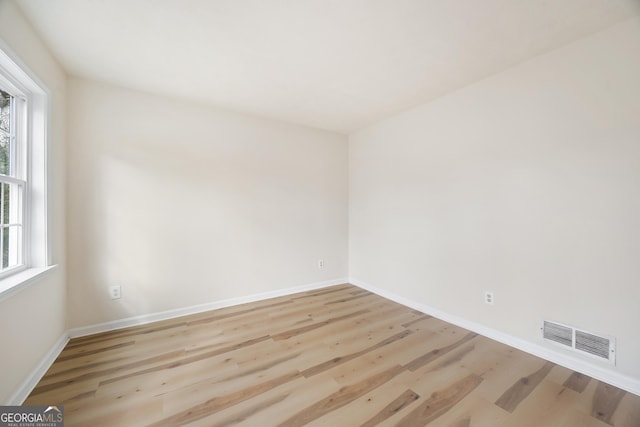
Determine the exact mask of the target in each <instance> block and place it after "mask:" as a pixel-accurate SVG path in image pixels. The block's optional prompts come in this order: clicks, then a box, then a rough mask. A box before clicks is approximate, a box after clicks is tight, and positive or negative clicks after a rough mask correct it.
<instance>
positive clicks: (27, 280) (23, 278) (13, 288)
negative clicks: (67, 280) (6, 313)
mask: <svg viewBox="0 0 640 427" xmlns="http://www.w3.org/2000/svg"><path fill="white" fill-rule="evenodd" d="M56 268H58V266H57V265H50V266H48V267H38V268H27V269H26V270H23V271H21V272H19V273H16V274H13V275H11V276H9V277H6V278H4V279H2V280H0V301H4V300H6V299H7V298H10V297H11V296H13V295H15V294H17V293H18V292H20V291H21V290H23V289H25V288H27V287H29V286H30V285H32V284H34V283H36V282H37V281H39V280H40V279H42V278H44V277H46V276H48V275H49V274H51V272H52V271H54V270H55V269H56Z"/></svg>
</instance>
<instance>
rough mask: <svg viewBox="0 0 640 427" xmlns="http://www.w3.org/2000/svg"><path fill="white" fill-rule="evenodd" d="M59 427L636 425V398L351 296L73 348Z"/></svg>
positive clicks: (384, 303)
mask: <svg viewBox="0 0 640 427" xmlns="http://www.w3.org/2000/svg"><path fill="white" fill-rule="evenodd" d="M25 404H27V405H54V404H58V405H64V411H65V425H67V426H76V425H84V426H143V425H154V426H174V425H191V426H207V427H218V426H236V425H243V426H259V427H267V426H301V425H310V426H332V427H333V426H348V427H351V426H375V425H380V426H403V427H404V426H423V425H430V426H442V427H476V426H486V427H500V426H503V427H504V426H513V427H527V426H531V427H548V426H571V427H572V426H576V427H606V426H610V425H614V426H625V427H631V426H633V427H639V426H640V397H638V396H635V395H633V394H631V393H627V392H624V391H622V390H619V389H617V388H615V387H612V386H609V385H607V384H604V383H602V382H599V381H596V380H594V379H591V378H589V377H587V376H584V375H581V374H578V373H576V372H572V371H570V370H568V369H566V368H563V367H561V366H557V365H555V364H553V363H550V362H546V361H544V360H542V359H539V358H537V357H534V356H531V355H529V354H526V353H523V352H521V351H518V350H515V349H513V348H510V347H508V346H505V345H502V344H499V343H497V342H495V341H492V340H490V339H488V338H485V337H482V336H479V335H476V334H474V333H470V332H469V331H466V330H464V329H461V328H459V327H456V326H453V325H451V324H448V323H445V322H443V321H441V320H438V319H435V318H433V317H430V316H427V315H424V314H422V313H419V312H416V311H413V310H411V309H409V308H407V307H404V306H401V305H398V304H396V303H394V302H391V301H388V300H386V299H384V298H381V297H379V296H377V295H374V294H371V293H369V292H367V291H364V290H362V289H359V288H357V287H354V286H351V285H340V286H335V287H331V288H326V289H322V290H318V291H310V292H305V293H301V294H296V295H292V296H287V297H281V298H275V299H270V300H265V301H261V302H256V303H251V304H246V305H240V306H234V307H230V308H225V309H220V310H215V311H211V312H207V313H201V314H197V315H192V316H187V317H182V318H178V319H173V320H169V321H163V322H158V323H154V324H151V325H145V326H140V327H133V328H127V329H121V330H118V331H114V332H108V333H103V334H98V335H92V336H88V337H83V338H78V339H74V340H72V341H71V342H69V344H68V345H67V346H66V348H65V349H64V351H63V352H62V353H61V354H60V356H59V357H58V359H57V360H56V362H55V363H54V364H53V366H52V367H51V369H49V371H48V372H47V374H46V375H45V376H44V378H43V379H42V380H41V381H40V383H39V384H38V385H37V386H36V388H35V389H34V390H33V392H32V394H31V395H30V397H29V398H28V399H27V401H26V402H25Z"/></svg>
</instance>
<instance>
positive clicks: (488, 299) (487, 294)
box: [484, 291, 494, 305]
mask: <svg viewBox="0 0 640 427" xmlns="http://www.w3.org/2000/svg"><path fill="white" fill-rule="evenodd" d="M493 301H494V300H493V292H489V291H484V302H485V303H486V304H489V305H493Z"/></svg>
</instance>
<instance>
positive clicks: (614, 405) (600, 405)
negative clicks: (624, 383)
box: [591, 381, 627, 424]
mask: <svg viewBox="0 0 640 427" xmlns="http://www.w3.org/2000/svg"><path fill="white" fill-rule="evenodd" d="M626 394H627V392H626V391H624V390H620V389H619V388H617V387H614V386H611V385H609V384H605V383H603V382H601V381H598V386H597V387H596V392H595V394H594V396H593V403H592V409H591V416H592V417H594V418H597V419H598V420H600V421H603V422H605V423H607V424H611V419H612V418H613V416H614V414H615V412H616V410H617V409H618V405H619V404H620V402H621V401H622V398H623V397H624V396H625V395H626Z"/></svg>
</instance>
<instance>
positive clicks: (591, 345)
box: [575, 330, 611, 360]
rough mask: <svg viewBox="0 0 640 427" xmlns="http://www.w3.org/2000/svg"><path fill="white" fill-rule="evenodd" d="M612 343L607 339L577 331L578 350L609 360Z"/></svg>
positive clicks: (576, 345)
mask: <svg viewBox="0 0 640 427" xmlns="http://www.w3.org/2000/svg"><path fill="white" fill-rule="evenodd" d="M610 346H611V341H610V340H609V339H607V338H605V337H599V336H597V335H593V334H590V333H589V332H584V331H578V330H576V344H575V347H576V350H580V351H584V352H586V353H589V354H593V355H594V356H598V357H602V358H603V359H607V360H609V352H610V351H611V349H610Z"/></svg>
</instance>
